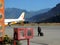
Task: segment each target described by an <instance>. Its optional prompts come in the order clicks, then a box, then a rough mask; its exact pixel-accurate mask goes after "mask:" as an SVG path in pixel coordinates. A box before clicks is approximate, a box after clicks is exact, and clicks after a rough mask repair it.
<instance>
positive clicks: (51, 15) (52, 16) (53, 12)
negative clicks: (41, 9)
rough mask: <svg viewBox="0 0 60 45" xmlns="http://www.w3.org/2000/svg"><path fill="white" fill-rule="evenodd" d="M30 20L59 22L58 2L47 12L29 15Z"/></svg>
mask: <svg viewBox="0 0 60 45" xmlns="http://www.w3.org/2000/svg"><path fill="white" fill-rule="evenodd" d="M29 20H30V22H38V23H49V22H50V23H59V22H60V3H59V4H57V5H56V6H55V7H53V8H51V9H50V10H49V11H48V12H45V13H42V14H38V15H36V16H33V17H31V18H30V19H29Z"/></svg>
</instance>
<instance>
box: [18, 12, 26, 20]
mask: <svg viewBox="0 0 60 45" xmlns="http://www.w3.org/2000/svg"><path fill="white" fill-rule="evenodd" d="M24 16H25V12H22V14H21V15H20V17H19V18H18V19H19V20H21V21H24Z"/></svg>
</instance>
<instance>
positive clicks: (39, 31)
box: [38, 26, 41, 36]
mask: <svg viewBox="0 0 60 45" xmlns="http://www.w3.org/2000/svg"><path fill="white" fill-rule="evenodd" d="M40 33H41V28H40V27H39V26H38V36H39V35H40Z"/></svg>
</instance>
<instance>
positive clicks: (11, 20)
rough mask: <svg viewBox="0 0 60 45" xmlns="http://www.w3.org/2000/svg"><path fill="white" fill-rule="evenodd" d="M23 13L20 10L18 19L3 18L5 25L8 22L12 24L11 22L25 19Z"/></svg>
mask: <svg viewBox="0 0 60 45" xmlns="http://www.w3.org/2000/svg"><path fill="white" fill-rule="evenodd" d="M24 15H25V12H22V14H21V15H20V17H19V18H18V19H5V21H4V22H5V25H8V24H9V23H10V24H12V23H17V22H19V21H25V19H24Z"/></svg>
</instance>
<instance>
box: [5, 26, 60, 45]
mask: <svg viewBox="0 0 60 45" xmlns="http://www.w3.org/2000/svg"><path fill="white" fill-rule="evenodd" d="M14 27H22V26H11V27H9V26H8V27H6V29H5V30H6V31H5V34H7V35H9V36H10V37H13V28H14ZM24 27H25V28H27V27H29V28H33V29H34V37H33V39H30V45H60V26H40V27H41V29H42V32H43V33H44V36H43V37H41V36H40V37H38V36H37V26H24ZM21 43H22V45H27V41H26V40H24V41H21Z"/></svg>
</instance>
